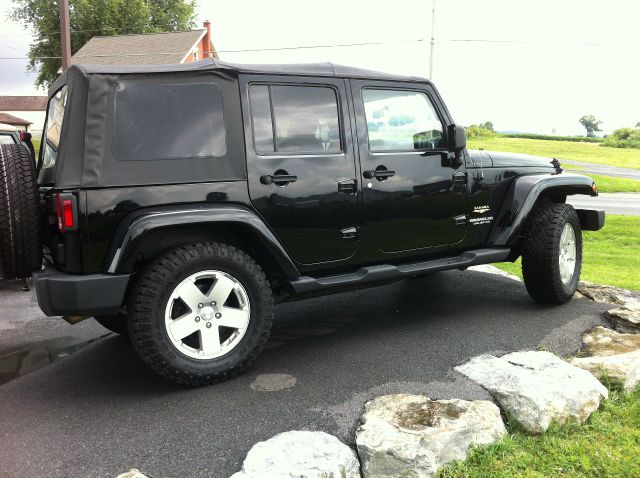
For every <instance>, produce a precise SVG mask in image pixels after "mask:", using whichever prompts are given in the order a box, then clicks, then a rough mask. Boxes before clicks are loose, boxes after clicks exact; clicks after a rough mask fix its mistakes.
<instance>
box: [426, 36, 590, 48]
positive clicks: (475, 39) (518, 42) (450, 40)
mask: <svg viewBox="0 0 640 478" xmlns="http://www.w3.org/2000/svg"><path fill="white" fill-rule="evenodd" d="M448 42H452V43H455V42H460V43H463V42H469V43H472V42H478V43H516V44H520V45H549V46H556V45H569V46H602V45H601V44H600V43H579V42H552V41H537V40H485V39H482V38H459V39H457V38H452V39H449V40H439V41H437V42H436V43H448Z"/></svg>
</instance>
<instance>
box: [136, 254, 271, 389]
mask: <svg viewBox="0 0 640 478" xmlns="http://www.w3.org/2000/svg"><path fill="white" fill-rule="evenodd" d="M211 269H215V270H219V271H222V272H225V273H228V274H230V275H232V276H233V277H234V278H235V279H236V280H237V281H238V282H239V283H240V284H241V285H242V287H244V289H245V291H246V293H247V295H248V299H249V303H250V314H249V324H248V326H247V329H246V332H245V333H244V336H243V337H242V338H241V339H240V340H239V342H238V343H237V345H236V346H235V347H234V348H233V349H231V350H230V351H229V352H228V353H226V354H224V355H222V356H219V357H217V358H213V359H195V358H192V357H189V356H187V355H185V354H183V353H182V352H181V351H180V350H178V347H176V346H175V345H174V344H173V343H172V341H171V339H170V338H169V335H168V332H167V329H166V326H165V308H166V307H167V304H168V301H169V299H170V296H171V294H172V293H173V291H174V289H175V288H176V287H177V286H178V285H179V284H181V283H182V281H183V280H185V279H186V278H187V277H189V276H190V275H191V274H195V273H198V272H200V271H206V270H211ZM128 314H129V320H128V326H129V336H130V338H131V341H132V343H133V346H134V348H135V350H136V351H137V353H138V354H139V355H140V357H141V358H142V359H143V360H144V361H145V362H146V363H147V364H148V365H149V366H151V368H152V369H153V370H155V371H156V372H157V373H159V374H160V375H162V376H164V377H166V378H168V379H169V380H171V381H173V382H176V383H179V384H185V385H191V386H202V385H208V384H211V383H215V382H220V381H223V380H227V379H229V378H232V377H234V376H235V375H237V374H239V373H241V372H242V371H244V370H245V369H246V368H247V367H248V366H249V365H250V364H251V362H253V360H254V359H255V358H256V357H257V356H258V354H259V353H260V352H261V351H262V349H263V347H264V344H265V343H266V342H267V339H268V338H269V334H270V332H271V325H272V323H273V316H274V302H273V294H272V291H271V287H270V286H269V282H268V280H267V277H266V275H265V274H264V272H263V271H262V269H261V268H260V266H259V265H258V264H256V262H255V261H254V260H253V259H252V258H251V257H250V256H249V255H247V254H245V253H244V252H243V251H241V250H239V249H237V248H235V247H233V246H229V245H226V244H222V243H217V242H205V243H202V242H201V243H196V244H189V245H184V246H181V247H178V248H176V249H173V250H172V251H170V252H168V253H165V254H163V255H162V256H160V257H158V258H157V259H155V260H153V261H152V262H151V263H149V264H148V265H147V266H146V267H145V269H144V270H143V271H141V272H140V274H139V275H138V277H137V279H136V282H135V284H134V286H133V289H132V291H131V293H130V295H129V303H128Z"/></svg>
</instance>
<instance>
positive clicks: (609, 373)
mask: <svg viewBox="0 0 640 478" xmlns="http://www.w3.org/2000/svg"><path fill="white" fill-rule="evenodd" d="M582 343H583V348H582V353H583V356H581V357H575V358H572V359H571V360H570V362H571V363H572V364H573V365H575V366H577V367H580V368H583V369H585V370H588V371H589V372H591V373H592V374H593V375H595V376H596V377H598V378H599V379H600V380H602V379H604V378H605V377H606V378H607V379H608V380H611V381H612V382H614V383H619V384H620V385H622V386H623V387H624V388H626V389H627V390H631V389H632V388H634V387H635V386H636V385H637V384H638V383H639V382H640V334H621V333H619V332H616V331H614V330H611V329H607V328H605V327H596V328H594V329H593V330H592V331H590V332H589V333H587V334H585V335H584V336H583V337H582Z"/></svg>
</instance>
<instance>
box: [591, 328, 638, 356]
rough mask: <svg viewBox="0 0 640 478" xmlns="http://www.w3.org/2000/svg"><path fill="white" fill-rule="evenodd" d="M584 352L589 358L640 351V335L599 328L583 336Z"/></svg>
mask: <svg viewBox="0 0 640 478" xmlns="http://www.w3.org/2000/svg"><path fill="white" fill-rule="evenodd" d="M582 343H583V348H582V352H583V354H584V355H585V356H587V357H593V356H594V355H598V356H601V357H604V356H607V355H618V354H624V353H627V352H635V351H638V350H640V335H638V334H621V333H619V332H616V331H615V330H611V329H607V328H606V327H602V326H598V327H596V328H594V329H593V330H592V331H590V332H589V333H587V334H585V335H583V336H582Z"/></svg>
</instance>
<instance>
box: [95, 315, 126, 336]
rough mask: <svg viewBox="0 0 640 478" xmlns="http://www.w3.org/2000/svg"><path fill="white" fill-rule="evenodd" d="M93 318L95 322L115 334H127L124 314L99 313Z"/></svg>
mask: <svg viewBox="0 0 640 478" xmlns="http://www.w3.org/2000/svg"><path fill="white" fill-rule="evenodd" d="M94 319H96V322H98V323H99V324H100V325H102V326H103V327H104V328H105V329H107V330H110V331H111V332H113V333H115V334H118V335H124V336H125V337H127V336H128V335H129V328H128V327H127V316H126V315H124V314H118V315H101V316H98V317H94Z"/></svg>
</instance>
